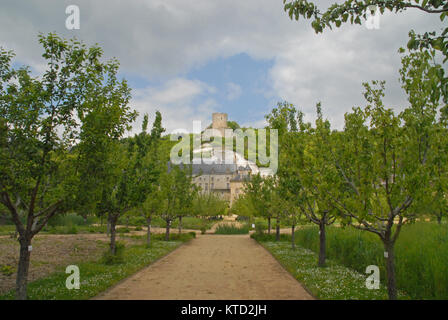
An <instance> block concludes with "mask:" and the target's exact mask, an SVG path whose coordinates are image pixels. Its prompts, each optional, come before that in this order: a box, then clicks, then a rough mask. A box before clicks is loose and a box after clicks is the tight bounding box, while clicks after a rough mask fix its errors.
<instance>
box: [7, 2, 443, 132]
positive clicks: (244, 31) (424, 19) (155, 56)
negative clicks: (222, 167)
mask: <svg viewBox="0 0 448 320" xmlns="http://www.w3.org/2000/svg"><path fill="white" fill-rule="evenodd" d="M335 1H336V0H330V1H327V0H323V1H321V0H319V1H317V3H318V4H319V5H321V6H322V7H326V6H328V5H329V4H331V3H334V2H335ZM338 2H341V1H338ZM72 4H74V5H77V6H78V7H79V8H80V18H81V20H80V21H81V25H80V29H79V30H67V29H66V27H65V20H66V18H67V16H68V15H67V14H66V13H65V10H66V7H67V6H68V5H72ZM440 27H441V24H440V23H439V19H438V17H437V16H435V15H428V14H424V13H421V12H418V11H415V10H409V11H408V12H406V13H404V14H399V15H394V14H386V15H384V16H382V17H381V20H380V29H379V30H369V29H367V28H366V27H365V26H364V25H363V26H359V25H356V26H351V25H344V26H343V27H342V28H339V29H337V30H334V31H330V30H327V31H326V32H324V34H319V35H316V34H315V33H314V31H313V30H312V28H311V26H310V21H301V22H296V21H290V20H289V18H288V16H287V15H286V14H285V12H284V11H283V4H282V1H281V0H244V1H241V0H219V1H218V0H189V1H185V0H126V1H125V0H123V1H119V0H83V1H76V0H70V1H61V0H26V1H25V0H1V3H0V46H2V47H4V48H8V49H13V50H14V51H15V53H16V55H17V56H16V63H17V64H26V65H30V66H31V67H32V69H33V71H34V72H35V73H39V72H41V71H42V70H44V65H43V60H42V59H41V58H40V57H41V54H42V49H41V48H40V46H39V44H38V42H37V35H38V33H39V32H43V33H47V32H57V33H58V34H60V35H61V36H64V37H74V36H76V37H77V38H79V39H81V40H83V41H84V42H86V43H87V44H94V43H98V44H99V45H100V46H101V47H103V48H104V51H105V55H106V57H116V58H118V60H119V61H120V62H121V69H120V70H121V71H120V73H121V75H122V76H123V77H125V78H126V79H127V80H128V81H129V83H130V85H131V87H132V88H133V90H132V92H133V100H132V106H133V107H134V108H135V109H137V110H138V111H139V112H140V114H143V113H149V114H150V116H151V118H152V119H153V118H154V112H155V110H160V111H161V112H162V115H163V124H164V126H165V127H166V128H167V129H168V130H169V132H170V131H171V130H174V129H180V128H183V129H187V130H191V129H192V121H193V120H201V121H203V125H208V124H209V123H210V122H211V113H212V112H226V113H228V114H229V119H231V120H235V121H237V122H238V123H240V124H241V125H247V126H249V125H250V126H256V127H261V126H263V125H264V124H265V122H264V115H266V114H267V113H269V111H270V110H271V109H272V108H273V107H274V106H275V105H276V103H277V102H278V101H283V100H287V101H289V102H291V103H294V104H295V105H296V106H298V107H299V108H300V109H302V110H303V111H304V112H305V114H306V117H307V120H312V119H313V117H314V112H315V104H316V102H318V101H321V102H322V104H323V109H324V113H325V115H326V117H328V118H329V119H330V120H331V121H332V125H333V127H335V128H341V127H342V126H343V117H344V113H345V112H347V111H350V109H351V108H352V107H353V106H359V105H363V104H364V102H363V97H362V82H365V81H370V80H386V81H387V83H386V86H387V92H386V99H385V102H386V104H387V105H388V106H390V107H393V108H397V109H401V108H403V107H404V106H406V98H405V96H404V95H403V94H402V90H401V89H400V84H399V82H398V70H399V68H400V57H399V55H398V54H397V50H398V48H399V47H400V46H405V45H406V43H407V39H408V37H407V34H408V31H409V30H410V29H414V30H416V31H417V32H421V31H432V30H439V29H440ZM140 122H141V120H139V121H137V123H136V125H135V127H136V128H138V127H139V123H140ZM136 130H137V129H136Z"/></svg>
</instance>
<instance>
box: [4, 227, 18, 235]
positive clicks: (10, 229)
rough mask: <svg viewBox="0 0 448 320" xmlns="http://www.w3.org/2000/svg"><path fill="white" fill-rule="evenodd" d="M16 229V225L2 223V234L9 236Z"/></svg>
mask: <svg viewBox="0 0 448 320" xmlns="http://www.w3.org/2000/svg"><path fill="white" fill-rule="evenodd" d="M15 231H16V226H15V225H0V236H7V235H10V234H12V233H14V232H15Z"/></svg>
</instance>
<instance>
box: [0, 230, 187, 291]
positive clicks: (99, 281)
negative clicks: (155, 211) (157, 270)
mask: <svg viewBox="0 0 448 320" xmlns="http://www.w3.org/2000/svg"><path fill="white" fill-rule="evenodd" d="M172 238H173V240H172V241H161V240H159V239H158V238H157V237H154V241H153V243H152V246H151V248H146V246H145V245H143V244H138V245H130V246H128V247H126V248H125V250H124V253H123V258H124V259H123V260H124V262H123V263H120V264H113V265H106V264H104V263H102V262H101V261H86V262H82V263H79V264H77V266H78V267H79V270H80V283H81V285H80V289H79V290H68V289H67V288H66V286H65V281H66V279H67V277H68V276H69V275H68V274H66V273H65V268H62V267H61V268H59V270H58V271H56V272H54V273H52V274H51V275H49V276H47V277H44V278H41V279H38V280H36V281H33V282H30V283H29V284H28V297H29V299H32V300H80V299H90V298H92V297H95V296H96V295H98V294H99V293H101V292H102V291H104V290H106V289H107V288H109V287H111V286H113V285H114V284H116V283H117V282H118V281H120V280H122V279H124V278H126V277H128V276H130V275H132V274H134V273H135V272H137V271H139V270H140V269H142V268H144V267H146V266H147V265H149V264H151V263H153V262H154V261H156V260H157V259H159V258H161V257H163V256H164V255H166V254H168V253H169V252H171V251H173V250H174V249H176V248H177V247H178V246H180V245H181V244H182V243H183V242H186V241H188V240H190V239H192V238H193V235H192V234H183V235H182V236H181V237H178V236H177V237H175V236H174V235H173V237H172ZM143 239H144V237H141V240H142V242H143ZM4 299H14V290H12V291H10V292H8V293H7V294H5V295H3V296H0V300H4Z"/></svg>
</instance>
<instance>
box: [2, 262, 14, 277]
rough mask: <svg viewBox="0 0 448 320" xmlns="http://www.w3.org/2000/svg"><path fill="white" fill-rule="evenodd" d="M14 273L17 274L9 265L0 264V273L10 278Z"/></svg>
mask: <svg viewBox="0 0 448 320" xmlns="http://www.w3.org/2000/svg"><path fill="white" fill-rule="evenodd" d="M14 272H16V270H15V268H14V267H13V266H10V265H7V264H0V273H1V274H3V275H5V276H7V277H9V276H10V275H12V274H13V273H14Z"/></svg>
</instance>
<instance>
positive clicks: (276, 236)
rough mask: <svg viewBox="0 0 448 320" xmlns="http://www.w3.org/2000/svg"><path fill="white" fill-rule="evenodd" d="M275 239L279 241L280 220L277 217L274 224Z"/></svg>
mask: <svg viewBox="0 0 448 320" xmlns="http://www.w3.org/2000/svg"><path fill="white" fill-rule="evenodd" d="M275 241H280V221H279V218H277V223H276V226H275Z"/></svg>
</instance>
